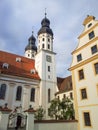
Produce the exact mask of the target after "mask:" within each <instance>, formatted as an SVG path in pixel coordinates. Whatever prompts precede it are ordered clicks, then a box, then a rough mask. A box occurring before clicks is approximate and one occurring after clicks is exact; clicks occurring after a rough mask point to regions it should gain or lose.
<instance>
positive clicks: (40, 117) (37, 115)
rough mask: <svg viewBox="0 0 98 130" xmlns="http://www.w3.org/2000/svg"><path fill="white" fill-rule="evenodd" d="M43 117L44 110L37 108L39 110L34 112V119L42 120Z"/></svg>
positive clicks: (40, 107)
mask: <svg viewBox="0 0 98 130" xmlns="http://www.w3.org/2000/svg"><path fill="white" fill-rule="evenodd" d="M44 115H45V110H44V109H43V108H42V106H39V108H38V109H37V110H36V112H35V115H34V117H35V119H36V120H42V119H43V118H44Z"/></svg>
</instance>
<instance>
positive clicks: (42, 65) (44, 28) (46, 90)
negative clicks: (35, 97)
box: [35, 13, 56, 117]
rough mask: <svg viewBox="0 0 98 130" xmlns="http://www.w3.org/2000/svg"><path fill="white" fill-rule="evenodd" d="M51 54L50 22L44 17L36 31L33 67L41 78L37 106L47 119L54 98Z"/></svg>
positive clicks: (54, 76)
mask: <svg viewBox="0 0 98 130" xmlns="http://www.w3.org/2000/svg"><path fill="white" fill-rule="evenodd" d="M55 55H56V53H55V52H53V32H52V29H51V28H50V21H49V19H48V18H47V17H46V13H45V18H43V20H42V22H41V28H40V30H39V31H38V50H37V54H36V56H35V66H36V69H37V71H38V74H39V76H40V78H41V82H40V99H39V105H42V106H43V107H44V109H45V110H46V117H48V108H49V106H50V101H51V100H52V99H53V98H54V94H55V92H56V64H55Z"/></svg>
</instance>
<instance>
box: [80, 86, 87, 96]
mask: <svg viewBox="0 0 98 130" xmlns="http://www.w3.org/2000/svg"><path fill="white" fill-rule="evenodd" d="M81 98H82V99H87V93H86V88H84V89H81Z"/></svg>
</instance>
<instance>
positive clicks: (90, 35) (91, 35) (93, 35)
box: [88, 31, 95, 39]
mask: <svg viewBox="0 0 98 130" xmlns="http://www.w3.org/2000/svg"><path fill="white" fill-rule="evenodd" d="M88 35H89V39H92V38H93V37H95V34H94V31H92V32H90V33H89V34H88Z"/></svg>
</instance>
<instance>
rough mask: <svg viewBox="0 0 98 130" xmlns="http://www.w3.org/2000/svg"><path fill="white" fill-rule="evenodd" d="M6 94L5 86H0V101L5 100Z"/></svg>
mask: <svg viewBox="0 0 98 130" xmlns="http://www.w3.org/2000/svg"><path fill="white" fill-rule="evenodd" d="M5 94H6V84H1V86H0V99H5Z"/></svg>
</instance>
